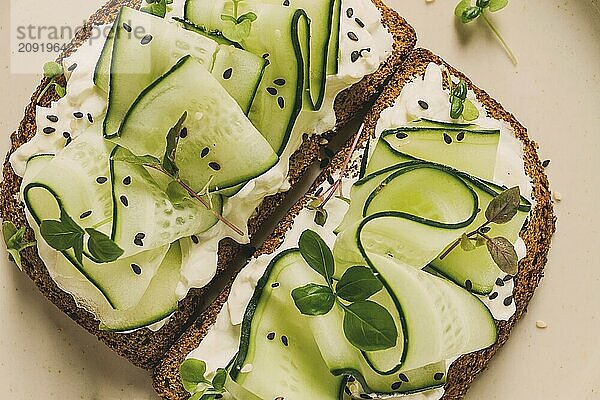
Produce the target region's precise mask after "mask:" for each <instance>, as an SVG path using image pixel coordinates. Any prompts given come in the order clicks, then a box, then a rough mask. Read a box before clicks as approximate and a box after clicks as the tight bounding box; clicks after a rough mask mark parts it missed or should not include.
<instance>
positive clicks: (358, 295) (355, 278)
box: [335, 267, 383, 302]
mask: <svg viewBox="0 0 600 400" xmlns="http://www.w3.org/2000/svg"><path fill="white" fill-rule="evenodd" d="M381 289H383V283H381V281H380V280H379V279H378V278H377V277H376V276H375V275H374V274H373V271H372V270H371V269H370V268H367V267H351V268H348V270H346V272H344V275H342V278H341V279H340V281H339V282H338V283H337V285H336V288H335V290H336V293H337V295H338V296H339V297H341V298H342V299H344V300H346V301H350V302H353V301H360V300H366V299H368V298H369V297H371V296H373V295H374V294H375V293H377V292H379V291H380V290H381Z"/></svg>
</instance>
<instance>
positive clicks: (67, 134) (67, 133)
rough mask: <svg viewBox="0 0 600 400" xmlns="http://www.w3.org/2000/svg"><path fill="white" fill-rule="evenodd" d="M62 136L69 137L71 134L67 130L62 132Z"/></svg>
mask: <svg viewBox="0 0 600 400" xmlns="http://www.w3.org/2000/svg"><path fill="white" fill-rule="evenodd" d="M63 137H64V138H65V139H71V134H70V133H69V132H63Z"/></svg>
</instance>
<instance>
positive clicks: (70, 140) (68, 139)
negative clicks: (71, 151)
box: [65, 138, 73, 147]
mask: <svg viewBox="0 0 600 400" xmlns="http://www.w3.org/2000/svg"><path fill="white" fill-rule="evenodd" d="M72 141H73V139H71V138H67V141H66V142H65V147H67V146H68V145H70V144H71V142H72Z"/></svg>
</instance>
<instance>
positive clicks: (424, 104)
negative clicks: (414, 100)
mask: <svg viewBox="0 0 600 400" xmlns="http://www.w3.org/2000/svg"><path fill="white" fill-rule="evenodd" d="M419 107H421V108H422V109H423V110H428V109H429V104H427V102H425V101H423V100H419Z"/></svg>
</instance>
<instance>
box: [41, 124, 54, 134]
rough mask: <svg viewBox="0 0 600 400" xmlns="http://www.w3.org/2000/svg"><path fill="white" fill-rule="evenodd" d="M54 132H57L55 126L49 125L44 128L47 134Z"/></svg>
mask: <svg viewBox="0 0 600 400" xmlns="http://www.w3.org/2000/svg"><path fill="white" fill-rule="evenodd" d="M54 132H56V129H54V128H53V127H51V126H47V127H46V128H44V133H45V134H46V135H49V134H51V133H54Z"/></svg>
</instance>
